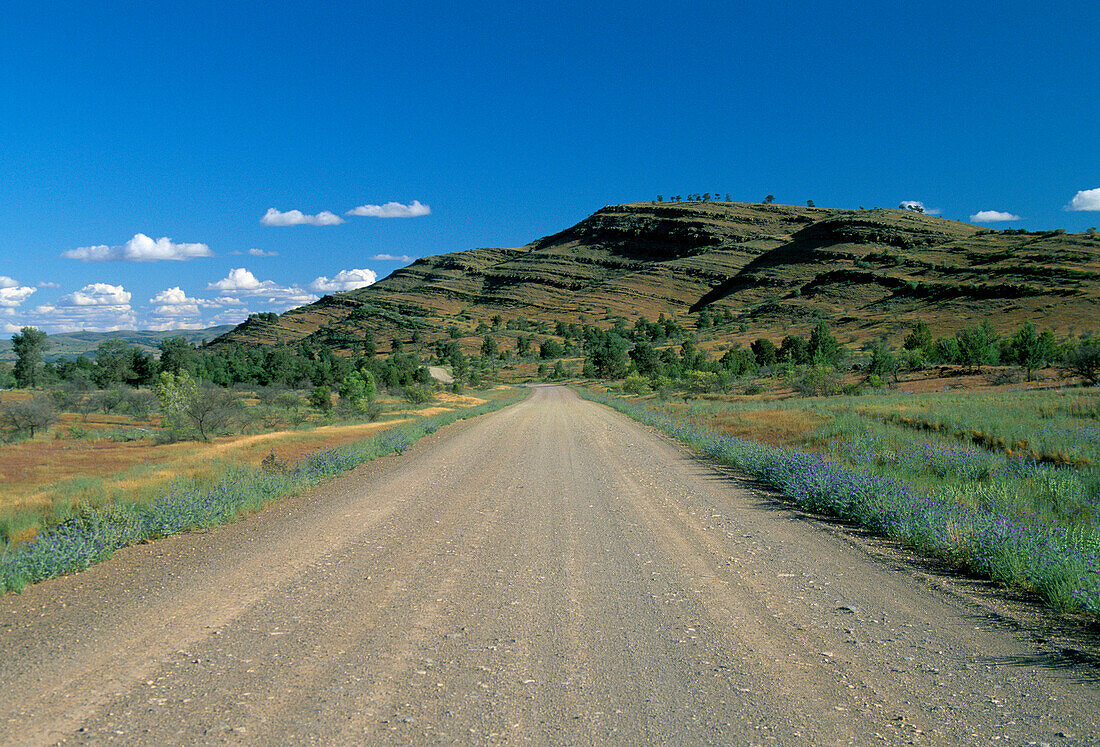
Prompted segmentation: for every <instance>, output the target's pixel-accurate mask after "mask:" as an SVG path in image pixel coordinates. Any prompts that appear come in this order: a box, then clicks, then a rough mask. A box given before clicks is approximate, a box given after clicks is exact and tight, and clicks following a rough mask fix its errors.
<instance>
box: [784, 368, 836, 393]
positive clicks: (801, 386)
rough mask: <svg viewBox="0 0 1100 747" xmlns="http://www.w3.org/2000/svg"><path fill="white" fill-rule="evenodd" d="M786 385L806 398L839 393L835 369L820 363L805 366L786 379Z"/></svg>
mask: <svg viewBox="0 0 1100 747" xmlns="http://www.w3.org/2000/svg"><path fill="white" fill-rule="evenodd" d="M787 384H788V386H790V387H791V388H792V389H794V390H795V391H796V392H798V393H799V394H803V395H805V396H807V397H812V396H817V395H823V394H824V395H831V394H838V393H840V391H841V389H842V387H841V381H840V376H839V375H838V374H837V372H836V369H834V368H832V367H831V366H826V365H824V364H822V363H816V364H814V365H812V366H807V367H806V368H805V369H803V370H802V371H799V372H794V373H793V374H792V375H789V376H788V377H787Z"/></svg>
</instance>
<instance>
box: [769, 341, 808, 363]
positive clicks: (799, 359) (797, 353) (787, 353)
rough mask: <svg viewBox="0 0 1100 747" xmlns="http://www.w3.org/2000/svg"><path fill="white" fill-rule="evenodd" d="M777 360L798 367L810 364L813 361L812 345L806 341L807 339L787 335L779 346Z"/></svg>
mask: <svg viewBox="0 0 1100 747" xmlns="http://www.w3.org/2000/svg"><path fill="white" fill-rule="evenodd" d="M776 358H777V359H778V360H781V361H789V362H791V363H794V364H796V365H801V364H803V363H809V362H810V360H811V357H810V343H808V342H807V341H806V338H805V337H801V336H799V335H787V336H786V337H784V338H783V342H782V343H780V345H779V351H778V352H777V353H776Z"/></svg>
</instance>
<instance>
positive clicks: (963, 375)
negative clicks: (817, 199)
mask: <svg viewBox="0 0 1100 747" xmlns="http://www.w3.org/2000/svg"><path fill="white" fill-rule="evenodd" d="M637 329H645V327H644V326H643V325H642V324H639V325H637ZM646 337H648V335H642V336H640V337H639V336H632V335H627V334H622V333H621V332H614V331H611V332H603V333H601V334H600V335H599V336H597V337H596V338H595V339H596V340H597V341H598V342H597V344H596V345H595V346H593V347H592V348H591V350H590V353H589V355H588V357H587V358H586V362H585V368H586V370H588V371H589V372H590V373H592V374H594V375H598V374H601V373H602V374H604V376H603V377H602V378H603V381H602V383H601V384H596V383H595V382H591V381H590V382H581V383H582V386H587V387H589V389H590V391H589V392H588V394H587V396H590V397H591V398H593V399H596V400H598V401H601V402H604V403H606V404H609V405H611V406H612V407H615V408H616V409H618V410H620V411H622V412H625V413H626V414H628V415H630V416H632V417H634V418H636V419H639V420H642V421H643V422H647V423H650V424H652V425H654V426H656V427H658V428H660V429H662V430H664V431H665V432H667V433H670V434H671V435H673V436H675V437H677V438H679V439H681V440H683V441H685V442H687V443H689V444H691V445H693V446H695V447H697V448H699V449H701V450H702V451H704V452H705V453H707V454H710V455H711V456H714V457H716V458H719V459H721V460H723V461H725V462H728V463H730V464H732V465H734V466H735V467H737V468H738V469H741V470H743V471H745V472H747V473H749V474H752V475H754V476H756V477H758V478H760V479H762V480H764V481H765V482H767V483H769V484H771V485H773V486H775V487H777V488H779V489H780V490H782V491H783V492H785V493H786V494H788V495H789V496H790V497H792V498H793V499H794V500H795V501H797V502H798V503H799V504H801V505H803V506H804V507H806V508H808V509H811V510H815V511H822V512H826V513H831V514H834V515H837V516H840V517H843V518H846V519H850V520H855V521H858V522H860V523H862V524H864V525H866V526H868V527H870V528H872V529H874V530H875V531H878V532H881V533H883V534H885V535H887V536H891V537H895V538H898V539H901V540H903V541H905V542H907V543H908V544H909V545H911V546H912V547H914V548H915V549H917V550H919V551H921V552H924V553H927V554H931V555H935V556H938V557H941V558H943V559H945V560H948V561H949V562H952V563H954V564H956V565H957V566H959V567H961V568H964V569H966V570H968V571H970V572H974V573H977V574H979V575H982V576H985V577H988V578H991V579H993V580H995V581H998V582H1001V583H1004V584H1007V585H1011V586H1015V587H1019V588H1023V589H1027V590H1031V591H1034V592H1036V593H1037V594H1039V595H1041V596H1042V598H1043V599H1044V600H1045V601H1046V602H1047V603H1048V604H1050V605H1051V606H1052V607H1054V608H1056V609H1059V610H1085V611H1088V612H1090V613H1092V614H1097V613H1100V388H1098V387H1097V386H1096V365H1097V357H1098V355H1100V343H1098V341H1097V340H1096V339H1095V338H1093V337H1091V336H1080V337H1076V338H1071V339H1063V340H1056V339H1055V338H1054V336H1053V335H1052V334H1050V333H1049V332H1037V331H1036V330H1035V328H1034V327H1033V326H1032V325H1031V324H1029V323H1025V324H1024V325H1022V326H1021V327H1020V328H1019V329H1018V330H1017V331H1016V332H1015V333H1014V334H1012V335H1010V336H1008V337H1006V338H999V337H998V336H997V335H996V334H995V333H994V332H993V331H992V328H991V326H990V325H987V324H983V325H980V326H979V327H976V328H973V329H967V330H962V331H960V332H958V333H956V334H955V335H952V336H950V337H943V338H935V337H934V336H933V334H932V330H930V329H929V328H928V327H927V326H926V325H923V324H918V325H917V326H916V327H915V328H914V329H913V330H912V331H911V332H910V334H909V335H908V336H907V337H906V338H905V340H904V341H903V344H902V345H901V346H900V347H899V348H897V349H892V348H889V347H887V346H886V345H885V343H883V342H879V343H876V344H873V345H868V346H867V347H866V348H865V349H864V350H863V351H860V353H853V352H851V351H847V350H845V349H844V348H843V347H842V346H840V345H838V344H837V343H836V342H835V340H832V339H831V335H830V334H829V330H828V328H827V327H826V326H825V325H824V324H822V323H819V324H818V325H816V326H815V327H814V328H813V330H812V332H811V334H810V336H809V337H808V338H798V337H794V336H787V337H786V338H784V339H783V340H782V341H781V342H780V344H778V345H776V344H774V343H772V342H770V341H769V340H767V339H763V338H762V339H760V340H757V342H755V343H753V345H752V346H750V347H749V348H747V349H737V348H733V349H728V350H726V351H725V353H724V354H723V355H722V356H721V357H720V358H718V359H715V358H713V357H708V356H707V355H706V354H700V353H699V350H698V347H696V346H695V345H694V341H692V340H691V339H685V340H683V341H682V342H680V343H679V346H678V347H679V349H676V347H674V346H669V345H666V346H665V347H664V348H663V349H656V348H654V347H653V346H652V345H651V343H650V341H649V340H647V339H646ZM930 369H931V370H930ZM931 381H935V382H937V384H938V387H937V388H936V389H934V390H932V389H928V387H927V386H926V382H931ZM954 382H958V383H954ZM921 390H923V391H921Z"/></svg>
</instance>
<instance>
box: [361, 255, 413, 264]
mask: <svg viewBox="0 0 1100 747" xmlns="http://www.w3.org/2000/svg"><path fill="white" fill-rule="evenodd" d="M371 259H373V260H375V261H376V262H404V263H405V264H408V263H409V262H414V261H416V257H410V256H409V255H408V254H375V255H374V256H373V257H371Z"/></svg>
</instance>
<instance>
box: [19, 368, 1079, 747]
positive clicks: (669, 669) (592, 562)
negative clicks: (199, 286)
mask: <svg viewBox="0 0 1100 747" xmlns="http://www.w3.org/2000/svg"><path fill="white" fill-rule="evenodd" d="M956 586H957V587H958V589H957V590H956V588H955V587H956ZM983 599H984V597H983V595H982V593H981V590H980V589H977V590H974V589H969V588H968V587H967V584H965V583H964V582H959V581H951V580H950V579H944V578H940V577H937V576H936V575H935V574H929V573H925V572H920V569H916V570H915V569H914V567H913V566H911V565H909V564H907V563H906V562H905V561H904V559H903V558H902V557H901V556H899V555H897V554H895V553H894V551H893V550H891V549H890V548H889V546H888V545H886V544H885V543H882V542H879V541H874V540H868V539H866V538H862V537H860V536H859V535H858V534H857V533H855V532H853V531H852V530H849V529H845V528H843V527H837V526H831V525H829V524H828V523H823V522H819V521H815V520H811V519H808V518H807V517H805V516H804V515H802V514H800V513H798V512H796V511H793V510H790V509H788V508H786V507H784V506H783V505H782V504H781V503H779V502H777V501H776V500H775V499H774V498H773V497H769V496H768V495H767V494H766V493H763V492H762V491H760V490H758V489H755V488H752V487H751V486H747V485H746V484H744V483H741V482H739V481H738V480H736V479H735V478H733V477H732V476H730V475H727V474H723V473H722V472H721V471H719V470H717V469H715V468H714V467H712V466H710V465H708V464H706V463H704V462H701V461H698V460H696V459H694V458H692V457H691V456H690V455H689V454H687V452H685V451H684V450H683V449H681V448H680V447H679V446H677V445H675V444H673V443H672V442H670V441H668V440H667V439H665V438H664V437H662V436H659V435H656V434H655V433H653V432H652V431H649V430H647V429H646V428H643V427H641V426H639V425H637V424H635V423H633V422H632V421H629V420H627V419H625V418H624V417H622V416H620V415H618V414H616V413H613V412H612V411H610V410H608V409H606V408H603V407H601V406H598V405H595V404H591V403H587V402H584V401H581V400H579V399H578V398H577V397H576V396H575V395H574V394H573V393H572V392H570V391H568V390H565V389H561V388H555V387H547V388H539V389H538V390H537V391H535V392H534V394H533V395H532V397H531V398H529V399H528V400H527V401H525V402H523V403H521V404H519V405H516V406H514V407H511V408H508V409H506V410H504V411H501V412H499V413H496V414H493V415H490V416H487V417H483V418H479V419H477V420H475V421H472V422H467V423H463V424H458V425H455V426H452V427H449V428H447V429H444V430H443V431H442V432H440V433H437V434H435V435H434V436H432V437H429V438H428V439H425V440H423V441H421V442H419V443H418V444H417V445H416V446H415V447H413V448H412V449H410V450H409V451H408V452H406V453H405V454H404V455H403V456H393V457H387V458H384V459H381V460H378V461H376V462H374V463H371V464H368V465H365V466H364V467H362V468H360V469H359V470H356V471H355V472H353V473H351V474H349V475H348V476H346V477H344V478H342V479H339V480H337V481H335V482H333V483H331V484H329V485H327V486H324V487H322V488H320V489H318V490H315V491H313V492H311V493H310V494H308V495H305V496H302V497H298V498H293V499H290V500H287V501H285V502H283V503H281V504H279V505H277V506H274V507H272V508H271V509H269V510H267V511H264V512H263V513H262V514H259V515H257V516H254V517H252V518H251V519H249V520H247V521H244V522H241V523H239V524H236V525H233V526H228V527H223V528H221V529H218V530H215V531H210V532H206V533H199V534H190V535H185V536H180V537H174V538H169V539H167V540H162V541H158V542H156V543H153V544H150V545H143V546H139V547H134V548H128V549H126V550H124V551H122V552H119V553H118V554H117V555H116V556H115V557H114V558H113V559H112V560H110V561H108V562H106V563H103V564H101V565H99V566H97V567H95V568H92V569H91V570H89V571H87V572H85V573H82V574H79V575H76V576H71V577H67V578H62V579H55V580H52V581H49V582H46V583H42V584H39V585H37V586H35V587H33V588H30V589H28V590H27V591H26V592H24V593H23V594H22V595H18V596H8V597H5V598H2V599H0V653H2V655H0V693H2V694H3V697H2V699H0V742H3V743H32V744H33V743H52V742H61V741H64V742H68V743H73V742H75V743H85V742H88V743H101V742H107V741H118V742H122V743H142V744H165V743H195V742H198V743H215V742H216V743H221V742H249V743H263V744H269V743H277V744H291V743H303V742H317V743H338V744H356V743H400V744H410V743H411V744H419V743H434V742H457V743H475V744H477V743H496V742H524V741H531V742H535V743H542V744H589V743H593V742H607V743H617V744H641V743H675V744H807V743H816V744H849V743H855V744H905V743H917V744H952V743H962V744H978V743H981V744H987V743H998V744H1028V743H1049V744H1064V743H1074V744H1080V743H1088V742H1095V741H1097V740H1098V738H1100V737H1098V735H1100V726H1098V719H1100V682H1098V678H1097V672H1098V670H1097V669H1096V668H1095V665H1094V663H1090V662H1094V661H1095V659H1090V658H1089V657H1090V655H1091V654H1090V653H1089V650H1088V646H1089V642H1088V640H1087V639H1083V640H1082V639H1076V640H1074V639H1072V637H1067V636H1071V634H1072V629H1070V628H1060V627H1058V626H1056V625H1054V626H1052V625H1049V624H1046V623H1043V622H1042V620H1043V617H1042V616H1034V617H1033V618H1031V617H1028V615H1027V613H1026V610H1025V611H1024V612H1019V610H1015V611H1014V610H1013V609H1012V608H1010V607H998V606H997V605H993V604H991V603H988V601H983ZM1017 613H1019V614H1017Z"/></svg>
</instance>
